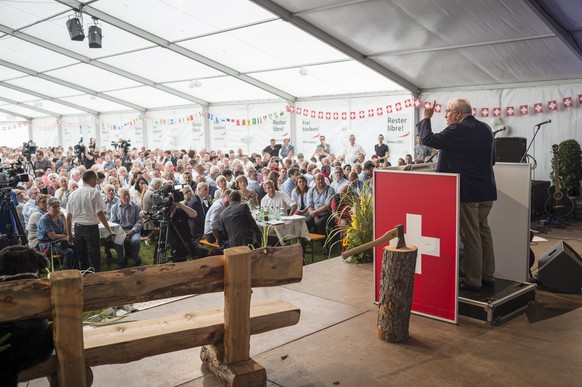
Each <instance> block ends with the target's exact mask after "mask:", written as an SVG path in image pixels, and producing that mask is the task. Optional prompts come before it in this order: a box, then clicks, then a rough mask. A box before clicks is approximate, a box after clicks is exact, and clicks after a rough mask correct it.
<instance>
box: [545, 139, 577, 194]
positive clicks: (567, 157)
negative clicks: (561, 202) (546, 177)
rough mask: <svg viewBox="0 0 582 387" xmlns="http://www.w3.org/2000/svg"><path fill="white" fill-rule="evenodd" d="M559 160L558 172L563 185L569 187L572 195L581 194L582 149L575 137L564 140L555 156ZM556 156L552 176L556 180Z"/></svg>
mask: <svg viewBox="0 0 582 387" xmlns="http://www.w3.org/2000/svg"><path fill="white" fill-rule="evenodd" d="M554 158H557V160H558V173H559V175H560V181H561V187H562V188H567V189H568V193H569V195H571V196H578V195H579V187H580V180H582V149H581V148H580V144H579V143H578V141H576V140H574V139H570V140H565V141H562V142H561V143H560V145H559V148H558V152H557V153H556V155H555V156H554ZM554 158H552V172H551V173H550V178H551V179H552V181H554V179H555V176H554V168H553V166H554V162H555V160H554Z"/></svg>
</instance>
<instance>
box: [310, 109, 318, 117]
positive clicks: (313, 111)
mask: <svg viewBox="0 0 582 387" xmlns="http://www.w3.org/2000/svg"><path fill="white" fill-rule="evenodd" d="M316 114H317V113H316V112H315V110H312V111H311V118H315V115H316Z"/></svg>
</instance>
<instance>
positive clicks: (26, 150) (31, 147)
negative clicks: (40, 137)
mask: <svg viewBox="0 0 582 387" xmlns="http://www.w3.org/2000/svg"><path fill="white" fill-rule="evenodd" d="M36 149H37V146H36V144H35V143H34V141H32V140H29V141H28V142H23V143H22V155H23V156H24V157H26V159H27V160H28V161H30V160H31V158H32V155H33V154H35V153H36Z"/></svg>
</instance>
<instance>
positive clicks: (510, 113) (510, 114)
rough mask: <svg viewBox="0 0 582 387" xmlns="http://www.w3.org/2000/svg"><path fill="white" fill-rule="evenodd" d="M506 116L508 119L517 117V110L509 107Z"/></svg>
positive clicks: (506, 109)
mask: <svg viewBox="0 0 582 387" xmlns="http://www.w3.org/2000/svg"><path fill="white" fill-rule="evenodd" d="M505 115H506V116H507V117H513V116H514V115H515V108H514V107H513V106H508V107H506V108H505Z"/></svg>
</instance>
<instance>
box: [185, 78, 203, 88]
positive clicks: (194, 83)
mask: <svg viewBox="0 0 582 387" xmlns="http://www.w3.org/2000/svg"><path fill="white" fill-rule="evenodd" d="M200 86H202V82H200V80H198V79H192V80H191V81H190V82H189V83H188V87H189V88H191V89H193V88H195V87H200Z"/></svg>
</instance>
